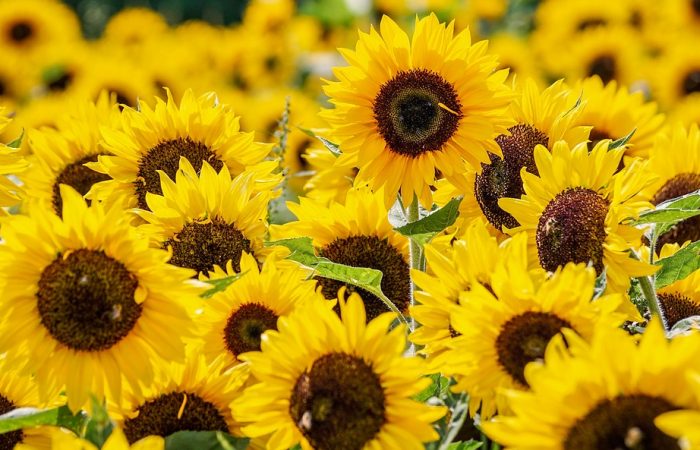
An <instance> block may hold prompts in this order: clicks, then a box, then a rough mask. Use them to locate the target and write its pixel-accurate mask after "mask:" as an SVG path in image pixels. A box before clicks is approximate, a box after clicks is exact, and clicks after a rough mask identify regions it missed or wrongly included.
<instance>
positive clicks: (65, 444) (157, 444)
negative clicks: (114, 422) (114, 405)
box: [15, 428, 165, 450]
mask: <svg viewBox="0 0 700 450" xmlns="http://www.w3.org/2000/svg"><path fill="white" fill-rule="evenodd" d="M48 448H50V449H51V450H100V449H98V448H97V447H96V446H95V445H94V444H93V443H92V442H89V441H86V440H85V439H81V438H79V437H77V436H75V435H74V434H72V433H68V432H61V431H56V432H54V433H52V434H51V441H50V443H49V446H48ZM164 449H165V440H164V439H163V438H162V437H160V436H149V437H147V438H144V439H142V440H140V441H138V442H135V443H134V445H129V442H128V441H127V440H126V436H124V432H123V431H122V430H120V429H119V428H115V429H114V430H112V433H111V434H110V435H109V437H108V438H107V440H106V441H105V443H104V444H103V445H102V450H164ZM15 450H43V448H42V447H38V446H34V445H24V444H19V445H18V446H17V447H15Z"/></svg>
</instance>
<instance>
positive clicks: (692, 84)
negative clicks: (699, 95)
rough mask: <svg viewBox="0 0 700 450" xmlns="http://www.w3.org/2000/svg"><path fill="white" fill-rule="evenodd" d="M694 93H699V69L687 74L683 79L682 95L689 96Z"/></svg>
mask: <svg viewBox="0 0 700 450" xmlns="http://www.w3.org/2000/svg"><path fill="white" fill-rule="evenodd" d="M694 92H700V69H696V70H692V71H690V72H688V75H686V77H685V78H684V79H683V94H684V95H690V94H692V93H694Z"/></svg>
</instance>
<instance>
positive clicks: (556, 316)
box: [444, 241, 626, 417]
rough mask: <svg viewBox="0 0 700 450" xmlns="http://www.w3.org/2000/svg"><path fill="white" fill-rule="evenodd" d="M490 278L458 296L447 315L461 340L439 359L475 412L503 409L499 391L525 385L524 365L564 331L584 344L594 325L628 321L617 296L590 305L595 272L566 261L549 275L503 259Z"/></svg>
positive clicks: (488, 413)
mask: <svg viewBox="0 0 700 450" xmlns="http://www.w3.org/2000/svg"><path fill="white" fill-rule="evenodd" d="M522 242H523V244H524V241H522ZM523 251H524V248H523ZM492 281H493V282H492V285H491V286H489V287H485V286H482V285H475V286H474V287H473V288H472V289H471V290H470V291H467V292H462V293H461V295H460V304H459V307H458V308H454V309H452V311H451V319H450V320H451V323H452V325H453V327H454V329H455V330H456V332H457V333H459V334H460V336H458V337H455V338H454V339H453V340H452V341H451V342H450V347H451V350H450V351H449V352H448V353H447V354H446V355H445V358H444V359H445V361H446V364H449V366H450V368H451V371H450V373H454V374H455V376H456V379H457V385H456V386H455V388H454V389H455V390H456V391H467V392H469V394H470V408H471V411H472V414H474V413H476V411H477V410H479V412H480V414H481V415H482V416H483V417H490V416H492V415H493V414H494V413H495V412H496V411H499V412H501V413H503V412H504V411H507V410H508V399H507V398H506V397H504V396H503V395H502V390H503V389H504V388H511V389H523V390H524V389H527V388H528V386H529V385H528V382H527V381H526V379H525V375H524V374H525V367H526V366H527V364H528V363H530V362H533V361H537V360H538V359H540V358H542V357H543V356H544V354H545V348H546V346H547V343H548V342H550V340H551V339H552V338H553V337H554V336H557V335H558V334H559V333H560V332H561V331H562V329H564V328H570V329H573V330H575V331H576V333H578V334H580V335H581V336H583V337H585V338H586V339H588V338H590V337H591V336H592V334H593V330H594V329H595V328H596V327H598V326H603V327H615V326H619V325H621V324H622V322H623V321H624V320H625V318H626V317H625V315H624V314H620V313H617V312H615V310H616V309H617V308H618V307H619V305H620V303H621V301H622V296H621V295H620V294H611V295H606V296H602V297H600V298H598V299H596V300H595V301H591V299H592V298H593V293H594V287H595V271H594V270H593V269H591V268H587V267H585V266H584V265H583V264H578V265H574V264H568V265H566V266H564V267H563V268H561V269H558V270H557V271H556V272H554V273H553V274H552V275H551V276H550V277H549V278H546V277H544V276H543V273H542V272H535V273H528V271H527V270H525V268H524V267H523V264H522V263H521V264H511V263H510V262H509V261H504V262H502V263H501V264H500V265H499V267H496V269H495V270H494V273H493V275H492Z"/></svg>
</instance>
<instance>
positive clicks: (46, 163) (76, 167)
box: [22, 92, 119, 215]
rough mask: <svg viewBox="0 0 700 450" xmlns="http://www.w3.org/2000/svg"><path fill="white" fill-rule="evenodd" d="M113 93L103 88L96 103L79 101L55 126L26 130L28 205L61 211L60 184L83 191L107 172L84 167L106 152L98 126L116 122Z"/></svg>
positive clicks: (100, 179)
mask: <svg viewBox="0 0 700 450" xmlns="http://www.w3.org/2000/svg"><path fill="white" fill-rule="evenodd" d="M114 100H115V97H114V96H111V98H110V96H109V95H107V93H106V92H103V93H102V95H101V96H100V98H99V99H98V101H97V102H96V103H92V102H79V103H76V104H75V105H72V106H69V107H68V109H69V110H70V112H69V113H68V114H66V115H65V116H64V117H61V118H60V119H59V123H58V124H57V127H58V129H52V128H43V129H40V130H37V129H31V130H29V132H28V133H27V139H28V143H29V149H30V151H31V152H32V166H31V169H30V170H29V171H28V172H27V174H26V176H23V177H22V180H23V181H25V183H26V190H27V191H28V192H29V195H28V196H27V201H28V203H29V204H30V207H37V208H42V209H45V210H52V211H54V212H55V213H56V214H58V215H61V214H62V208H63V207H62V203H61V193H60V185H61V184H66V185H68V186H70V187H72V188H73V189H75V190H76V191H78V193H79V194H81V195H85V194H87V192H88V191H89V190H90V188H91V187H92V185H93V184H95V183H98V182H100V181H105V180H108V179H109V176H107V175H105V174H103V173H99V172H95V171H94V170H92V169H90V168H88V167H86V166H85V165H84V164H85V163H87V162H95V161H97V157H98V156H99V155H105V154H107V151H106V150H105V149H104V147H103V146H102V138H101V136H100V131H99V130H100V126H111V127H115V126H117V123H116V122H115V119H116V118H117V116H118V114H119V110H118V109H117V107H116V104H115V102H114Z"/></svg>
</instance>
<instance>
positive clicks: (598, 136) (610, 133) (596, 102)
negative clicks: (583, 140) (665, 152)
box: [572, 76, 664, 158]
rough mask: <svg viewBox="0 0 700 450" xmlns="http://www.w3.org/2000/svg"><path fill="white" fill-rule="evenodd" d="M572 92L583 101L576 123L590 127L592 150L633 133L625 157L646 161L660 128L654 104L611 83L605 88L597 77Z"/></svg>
mask: <svg viewBox="0 0 700 450" xmlns="http://www.w3.org/2000/svg"><path fill="white" fill-rule="evenodd" d="M572 92H573V93H577V92H578V93H581V96H582V98H583V100H585V101H586V106H585V108H583V111H582V112H581V115H580V116H579V117H578V119H577V121H578V123H580V124H582V125H588V126H592V127H593V129H592V130H591V134H590V140H591V145H592V146H594V145H595V144H597V143H598V142H600V141H601V140H603V139H612V140H615V139H620V138H623V137H625V136H627V135H628V134H629V133H631V132H632V131H633V130H634V134H633V135H632V138H631V139H630V140H629V144H630V145H629V147H627V149H626V151H625V156H626V157H632V158H634V157H639V158H648V157H649V151H650V150H651V147H652V146H653V145H654V139H655V138H656V136H657V135H658V134H659V133H660V132H661V130H662V128H663V126H664V115H663V114H660V113H659V112H658V107H657V106H656V104H655V103H653V102H646V101H645V99H644V94H643V93H642V92H640V91H636V92H630V91H629V90H628V88H626V87H623V86H619V85H618V84H617V82H616V81H614V80H613V81H611V82H609V83H608V84H607V85H605V84H603V82H602V81H601V80H600V78H599V77H597V76H594V77H591V78H587V79H585V80H583V81H580V82H578V83H577V84H576V86H575V87H574V88H573V89H572Z"/></svg>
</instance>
